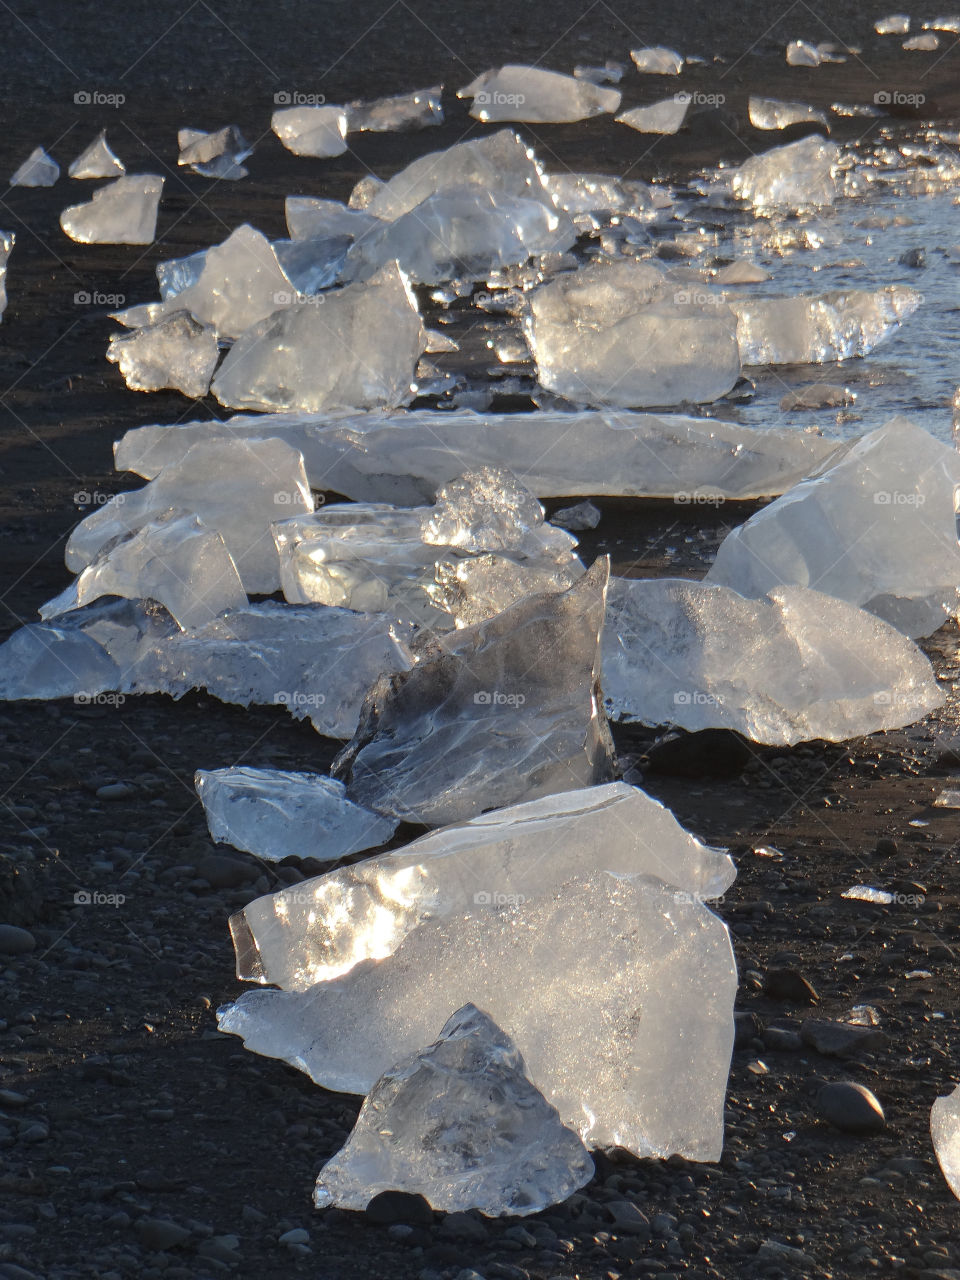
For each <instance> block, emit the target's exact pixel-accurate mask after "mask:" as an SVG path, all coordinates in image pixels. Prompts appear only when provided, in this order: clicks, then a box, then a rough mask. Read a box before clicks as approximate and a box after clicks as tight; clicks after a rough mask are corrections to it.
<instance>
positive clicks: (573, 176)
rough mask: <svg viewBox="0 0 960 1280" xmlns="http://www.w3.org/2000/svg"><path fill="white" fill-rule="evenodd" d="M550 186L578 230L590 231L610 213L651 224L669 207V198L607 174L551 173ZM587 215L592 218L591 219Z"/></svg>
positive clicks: (658, 192) (651, 188) (651, 189)
mask: <svg viewBox="0 0 960 1280" xmlns="http://www.w3.org/2000/svg"><path fill="white" fill-rule="evenodd" d="M547 183H548V185H549V187H550V190H551V191H552V192H553V194H554V197H555V199H556V202H557V204H558V205H559V206H560V208H561V209H564V210H565V211H566V212H567V213H569V214H570V215H571V217H572V218H573V220H574V224H575V225H576V226H577V227H583V228H584V229H587V230H590V229H593V228H595V227H596V226H597V225H598V224H597V222H596V221H595V219H596V218H598V217H601V215H603V218H602V220H603V221H606V218H607V217H608V216H609V215H610V214H611V213H621V214H627V215H628V216H629V217H631V218H637V219H639V220H641V221H652V220H653V219H655V218H656V217H657V215H658V213H659V212H660V210H661V209H663V208H664V207H666V206H669V204H670V198H669V196H666V195H665V194H664V192H662V191H658V190H657V189H656V188H655V187H652V186H650V184H649V183H646V182H639V181H636V180H634V179H630V178H614V177H611V176H610V174H606V173H551V174H548V175H547ZM588 215H593V216H592V217H588Z"/></svg>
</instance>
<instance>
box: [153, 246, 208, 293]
mask: <svg viewBox="0 0 960 1280" xmlns="http://www.w3.org/2000/svg"><path fill="white" fill-rule="evenodd" d="M206 261H207V251H206V249H201V250H200V251H199V252H198V253H188V254H187V256H186V257H185V258H167V259H166V260H165V261H163V262H158V263H157V266H156V272H157V283H158V285H159V286H160V297H161V298H162V299H163V300H164V302H166V301H167V299H168V298H174V297H176V295H177V294H178V293H182V292H183V291H184V289H186V288H187V287H188V286H189V285H192V284H196V282H197V281H198V280H199V279H200V276H201V275H202V273H203V268H204V265H205V263H206ZM147 305H150V304H147ZM154 305H155V304H154Z"/></svg>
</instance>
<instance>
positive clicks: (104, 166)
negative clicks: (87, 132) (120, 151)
mask: <svg viewBox="0 0 960 1280" xmlns="http://www.w3.org/2000/svg"><path fill="white" fill-rule="evenodd" d="M126 171H127V167H126V165H125V164H124V163H123V161H122V160H121V159H120V158H119V157H118V156H115V155H114V154H113V152H112V151H111V150H110V147H109V146H108V145H107V131H106V129H101V130H100V132H99V133H98V134H97V136H96V137H95V138H94V140H93V141H92V142H91V143H90V145H89V146H88V147H85V148H84V150H83V151H81V152H80V154H79V155H78V156H77V158H76V160H74V162H73V164H71V166H70V168H69V169H68V170H67V173H68V174H69V176H70V177H71V178H116V177H119V176H120V175H121V174H124V173H126Z"/></svg>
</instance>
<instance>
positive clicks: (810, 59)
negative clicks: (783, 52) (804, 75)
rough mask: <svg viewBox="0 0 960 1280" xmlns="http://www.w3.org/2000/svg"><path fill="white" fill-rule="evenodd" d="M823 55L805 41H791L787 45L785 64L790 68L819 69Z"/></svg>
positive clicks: (813, 45) (814, 46)
mask: <svg viewBox="0 0 960 1280" xmlns="http://www.w3.org/2000/svg"><path fill="white" fill-rule="evenodd" d="M821 62H823V54H822V53H821V52H820V50H819V49H818V48H817V46H816V45H815V44H809V43H808V42H807V41H806V40H791V41H790V43H789V44H788V45H787V64H788V65H789V66H791V67H819V66H820V64H821Z"/></svg>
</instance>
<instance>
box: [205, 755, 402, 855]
mask: <svg viewBox="0 0 960 1280" xmlns="http://www.w3.org/2000/svg"><path fill="white" fill-rule="evenodd" d="M194 784H195V786H196V788H197V795H198V796H199V797H200V800H201V802H202V804H203V811H204V814H205V815H206V819H207V827H208V828H209V831H210V838H211V840H215V841H216V842H217V843H218V844H230V845H233V847H234V848H235V849H242V850H243V851H244V852H245V853H253V854H255V855H256V856H257V857H258V858H263V859H264V861H266V862H282V861H283V859H284V858H314V859H316V860H317V861H318V862H334V861H335V860H336V859H337V858H343V857H346V856H347V854H351V853H362V852H363V850H364V849H374V848H376V846H377V845H379V844H383V843H384V842H385V841H387V840H389V839H390V837H391V836H392V835H393V833H394V831H395V830H396V829H397V824H396V822H395V821H393V819H391V818H385V817H383V815H382V814H379V813H371V812H370V810H369V809H361V808H360V807H359V806H358V805H355V804H353V803H352V802H351V801H350V800H348V799H347V795H346V791H345V789H344V786H343V783H342V782H337V781H336V779H335V778H326V777H324V776H323V775H322V774H316V773H290V772H287V771H286V770H283V769H252V768H250V767H249V766H247V765H236V766H235V767H233V768H230V769H210V770H206V769H198V770H197V773H196V776H195V778H194Z"/></svg>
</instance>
